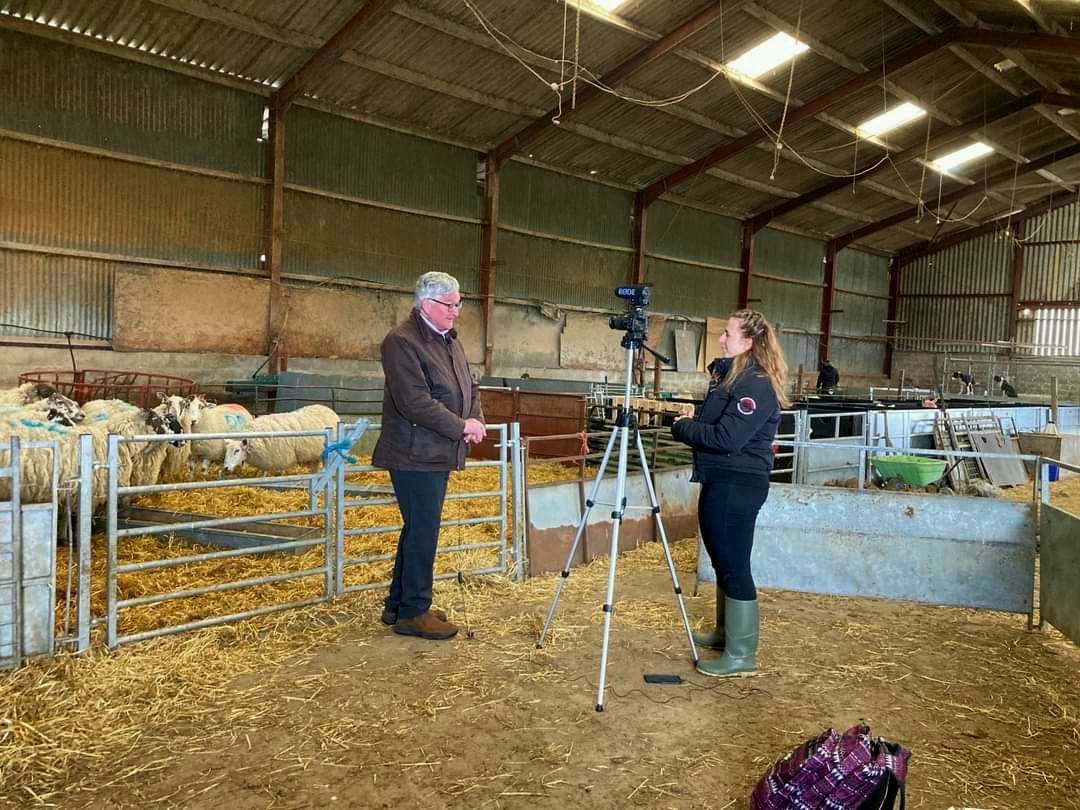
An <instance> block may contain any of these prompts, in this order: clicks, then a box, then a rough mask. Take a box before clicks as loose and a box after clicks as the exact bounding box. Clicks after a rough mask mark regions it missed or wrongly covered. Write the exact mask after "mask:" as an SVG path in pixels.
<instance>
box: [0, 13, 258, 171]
mask: <svg viewBox="0 0 1080 810" xmlns="http://www.w3.org/2000/svg"><path fill="white" fill-rule="evenodd" d="M263 103H264V102H263V99H262V98H261V97H259V96H257V95H253V94H250V93H244V92H241V91H239V90H233V89H231V88H228V87H222V86H220V85H217V84H212V83H209V82H201V81H199V80H197V79H193V78H189V77H187V76H181V75H179V74H177V73H173V72H171V71H167V70H160V69H157V68H152V67H148V66H145V65H140V64H136V63H133V62H129V61H127V60H123V59H119V58H116V57H112V56H105V55H102V54H98V53H94V52H92V51H88V50H84V49H82V48H72V47H70V46H67V45H62V44H60V43H57V42H51V41H49V40H46V39H40V38H38V37H33V36H28V35H26V34H22V33H18V32H15V31H8V30H0V128H5V129H13V130H18V131H20V132H26V133H29V134H31V135H40V136H44V137H47V138H55V139H57V140H61V141H68V142H71V143H78V144H84V145H87V146H96V147H101V148H105V149H110V150H113V151H118V152H127V153H129V154H133V155H141V156H143V157H149V158H155V159H158V160H168V161H173V162H176V163H183V164H187V165H191V166H201V167H204V168H211V169H221V170H225V171H232V172H238V173H240V174H247V175H254V176H261V174H262V160H263V157H262V151H263V149H262V146H261V144H260V143H259V142H258V136H259V127H260V122H261V120H262V109H263Z"/></svg>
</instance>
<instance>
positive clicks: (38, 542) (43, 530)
mask: <svg viewBox="0 0 1080 810" xmlns="http://www.w3.org/2000/svg"><path fill="white" fill-rule="evenodd" d="M5 505H6V506H10V504H5ZM21 511H22V521H21V527H20V540H21V542H19V541H16V542H14V543H13V542H12V541H13V535H12V524H11V516H12V513H11V510H10V508H9V509H8V510H7V511H6V512H0V583H3V584H2V586H0V659H3V658H7V657H10V656H9V653H8V652H6V651H5V647H9V646H10V645H11V639H8V638H7V636H8V635H9V633H8V632H7V631H5V629H4V628H5V626H11V625H12V624H13V623H12V621H11V618H13V613H12V611H13V609H15V610H17V614H18V616H19V622H18V624H19V625H21V626H22V644H21V647H22V656H23V657H24V658H29V657H32V656H37V655H49V654H51V653H52V649H53V624H54V619H53V610H54V606H55V599H54V594H53V591H54V589H55V582H56V555H55V553H54V552H55V549H56V505H55V504H53V503H45V504H33V505H30V506H23V507H22V509H21ZM12 548H14V549H16V550H17V551H18V550H19V549H21V551H18V553H20V555H21V564H20V565H19V566H18V567H17V568H16V569H15V572H17V573H18V576H17V581H14V582H13V583H12V585H11V586H8V585H7V583H8V581H10V580H11V575H12V573H13V572H12V570H11V566H10V562H9V561H7V560H5V559H4V558H5V557H6V556H9V555H7V554H5V553H4V552H5V551H8V550H10V549H12ZM15 593H18V594H20V603H19V605H18V607H17V608H15V606H14V605H13V604H12V603H11V600H12V599H13V598H14V594H15Z"/></svg>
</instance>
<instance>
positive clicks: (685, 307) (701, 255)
mask: <svg viewBox="0 0 1080 810" xmlns="http://www.w3.org/2000/svg"><path fill="white" fill-rule="evenodd" d="M648 216H649V219H648V227H647V228H646V231H645V252H646V256H647V265H646V271H645V278H646V281H648V282H649V283H650V284H652V285H653V305H654V308H655V309H656V311H657V312H673V313H679V314H681V315H689V316H692V317H698V318H705V317H714V318H715V317H724V316H726V315H727V314H728V313H730V312H731V311H732V310H733V309H735V308H736V306H737V304H738V300H739V250H740V239H741V238H742V235H741V226H740V223H739V222H738V220H734V219H731V218H730V217H723V216H720V215H719V214H712V213H709V212H706V211H699V210H697V209H695V208H687V207H686V206H680V205H676V204H673V203H669V202H666V201H663V200H661V201H659V202H656V203H654V204H653V205H652V206H651V207H650V208H649V215H648Z"/></svg>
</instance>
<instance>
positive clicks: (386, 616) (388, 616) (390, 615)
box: [382, 607, 446, 627]
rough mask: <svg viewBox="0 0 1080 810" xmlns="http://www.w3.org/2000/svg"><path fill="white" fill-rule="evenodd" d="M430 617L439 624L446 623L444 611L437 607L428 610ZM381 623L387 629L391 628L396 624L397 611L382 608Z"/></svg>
mask: <svg viewBox="0 0 1080 810" xmlns="http://www.w3.org/2000/svg"><path fill="white" fill-rule="evenodd" d="M430 611H431V615H432V616H434V617H435V618H436V619H438V620H439V621H440V622H445V621H446V611H445V610H439V609H438V608H437V607H433V608H430ZM382 623H383V624H385V625H386V626H387V627H393V626H394V625H395V624H396V623H397V611H396V610H391V609H390V608H383V612H382Z"/></svg>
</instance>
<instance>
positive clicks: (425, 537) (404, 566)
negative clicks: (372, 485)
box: [372, 272, 487, 640]
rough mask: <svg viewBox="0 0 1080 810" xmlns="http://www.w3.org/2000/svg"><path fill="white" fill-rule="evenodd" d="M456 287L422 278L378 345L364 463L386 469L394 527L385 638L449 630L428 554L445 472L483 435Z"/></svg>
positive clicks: (441, 634)
mask: <svg viewBox="0 0 1080 810" xmlns="http://www.w3.org/2000/svg"><path fill="white" fill-rule="evenodd" d="M459 314H461V292H460V290H459V288H458V282H457V279H455V278H454V277H453V276H451V275H447V274H446V273H438V272H431V273H424V275H422V276H420V278H419V279H417V282H416V304H415V307H414V308H413V310H412V312H411V313H410V314H409V317H408V318H406V319H405V320H404V321H402V322H401V323H400V324H398V325H397V327H395V329H394V330H393V331H392V332H391V333H390V334H389V335H387V336H386V338H385V339H384V340H383V342H382V347H381V353H382V367H383V375H384V377H385V380H386V382H385V386H384V388H383V412H382V413H383V415H382V433H381V434H380V435H379V441H378V442H377V443H376V445H375V452H374V456H373V459H372V463H373V464H374V465H375V466H376V467H381V468H383V469H386V470H389V471H390V481H391V483H392V484H393V486H394V495H395V496H396V497H397V502H398V508H399V509H400V510H401V518H402V522H403V524H404V525H403V527H402V529H401V535H400V537H399V538H398V547H397V555H396V556H395V558H394V576H393V579H392V580H391V582H390V593H389V594H388V595H387V597H386V601H385V609H384V610H383V614H382V621H383V623H384V624H389V625H393V627H394V632H395V633H400V634H401V635H404V636H419V637H420V638H426V639H436V640H438V639H448V638H453V637H454V636H455V635H456V634H457V631H458V629H457V627H455V626H454V625H453V624H451V623H450V622H448V621H447V620H446V613H445V612H444V611H441V610H439V609H437V608H433V607H432V606H431V590H432V584H433V582H434V568H435V548H436V546H437V545H438V542H439V525H440V520H441V515H442V506H443V500H444V499H445V497H446V485H447V482H448V480H449V478H450V471H451V470H461V469H464V468H465V453H466V447H467V445H469V444H477V443H479V442H481V441H483V440H484V436H485V435H486V434H487V430H486V428H485V427H484V416H483V413H482V412H481V410H480V392H479V389H478V386H477V385H476V383H475V382H473V378H472V374H471V372H470V371H469V362H468V360H466V359H465V352H464V350H463V349H462V348H461V344H460V343H459V342H458V341H457V331H456V330H455V329H454V321H455V320H456V319H457V317H458V315H459Z"/></svg>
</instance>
